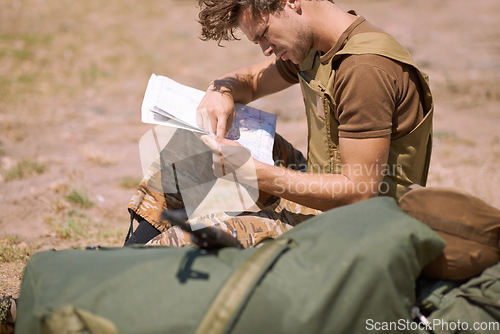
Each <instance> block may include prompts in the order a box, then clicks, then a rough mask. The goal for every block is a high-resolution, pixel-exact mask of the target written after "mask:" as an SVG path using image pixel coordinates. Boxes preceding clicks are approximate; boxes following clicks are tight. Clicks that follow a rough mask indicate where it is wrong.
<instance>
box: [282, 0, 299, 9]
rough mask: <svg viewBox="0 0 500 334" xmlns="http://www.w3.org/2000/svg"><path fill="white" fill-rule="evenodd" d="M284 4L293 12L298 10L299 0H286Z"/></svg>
mask: <svg viewBox="0 0 500 334" xmlns="http://www.w3.org/2000/svg"><path fill="white" fill-rule="evenodd" d="M285 6H287V7H288V8H290V9H291V10H293V11H295V12H300V0H287V1H286V2H285Z"/></svg>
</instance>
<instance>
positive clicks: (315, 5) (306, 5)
mask: <svg viewBox="0 0 500 334" xmlns="http://www.w3.org/2000/svg"><path fill="white" fill-rule="evenodd" d="M302 8H303V9H304V12H305V13H307V15H308V16H309V18H310V20H311V21H310V22H311V24H312V27H313V34H314V42H313V49H314V50H318V51H321V52H323V53H326V52H328V50H330V49H331V48H332V47H333V46H334V45H335V44H336V43H337V41H338V40H339V38H340V36H341V35H342V34H343V33H344V31H346V29H347V28H349V26H350V25H351V24H352V23H353V22H354V21H356V19H357V17H356V16H355V15H352V14H349V13H347V12H345V11H344V10H342V9H341V8H339V7H338V6H337V5H335V4H333V3H331V2H329V1H303V2H302Z"/></svg>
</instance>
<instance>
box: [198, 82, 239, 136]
mask: <svg viewBox="0 0 500 334" xmlns="http://www.w3.org/2000/svg"><path fill="white" fill-rule="evenodd" d="M234 118H235V111H234V99H233V96H232V93H231V89H229V88H227V87H224V86H221V85H218V84H217V83H211V84H210V86H209V87H208V90H207V92H206V93H205V96H203V99H202V100H201V102H200V105H199V106H198V109H197V111H196V123H197V124H198V126H199V127H200V128H202V129H204V130H206V131H208V132H210V133H213V134H215V135H217V137H218V138H220V139H223V138H226V136H227V133H228V132H229V130H230V129H231V127H232V125H233V121H234Z"/></svg>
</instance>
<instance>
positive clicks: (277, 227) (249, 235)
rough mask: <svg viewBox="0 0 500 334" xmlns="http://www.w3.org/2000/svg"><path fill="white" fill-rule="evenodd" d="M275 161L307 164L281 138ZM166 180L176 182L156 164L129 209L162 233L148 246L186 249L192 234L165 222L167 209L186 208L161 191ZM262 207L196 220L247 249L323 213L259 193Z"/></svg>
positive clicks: (179, 199)
mask: <svg viewBox="0 0 500 334" xmlns="http://www.w3.org/2000/svg"><path fill="white" fill-rule="evenodd" d="M273 159H274V160H275V161H276V164H277V165H280V166H283V167H291V168H293V167H297V166H305V164H306V160H305V158H304V156H303V155H302V153H300V151H298V150H296V149H294V148H293V146H292V145H291V144H290V143H288V142H287V141H286V140H284V139H283V138H282V137H281V136H279V135H276V138H275V142H274V147H273ZM166 178H167V179H168V178H170V179H172V180H173V179H174V175H170V174H169V173H168V172H167V171H166V170H165V168H162V167H161V164H160V162H159V161H157V162H155V163H153V164H152V166H151V167H150V168H149V170H148V171H147V172H146V173H145V175H144V178H143V179H142V181H141V183H140V185H139V187H138V189H137V192H136V193H135V194H134V196H133V197H132V199H131V200H130V203H129V206H128V208H129V210H130V211H131V212H133V213H134V214H135V215H136V217H137V216H140V217H142V218H144V219H145V220H146V221H147V222H149V223H150V224H151V225H153V226H154V227H155V228H156V229H157V230H159V231H160V232H161V234H160V235H158V236H156V237H155V238H153V239H152V240H150V241H149V242H148V244H152V245H163V246H184V245H187V244H190V243H191V239H190V236H189V234H188V233H186V232H184V231H182V230H181V229H180V228H178V227H177V226H171V225H170V223H169V222H168V221H165V220H162V219H161V213H162V212H163V210H165V209H167V208H173V209H179V208H183V207H184V202H183V200H182V196H181V194H180V192H168V193H166V192H165V191H161V190H162V187H161V186H158V185H161V184H163V183H165V179H166ZM176 181H177V180H176ZM176 181H175V182H176ZM258 206H259V208H260V210H259V211H257V212H243V213H239V214H237V215H233V214H231V213H228V212H220V213H214V214H210V215H206V216H202V217H197V218H195V220H196V222H202V223H204V224H206V225H211V226H215V227H218V228H220V229H221V230H223V231H225V232H228V233H231V234H232V235H236V238H237V239H238V240H239V241H240V243H241V244H242V245H243V246H244V247H250V246H253V245H254V244H256V243H257V242H259V241H260V240H262V239H265V238H276V237H278V236H280V235H281V234H283V233H284V232H286V231H288V230H290V229H291V228H293V226H295V225H296V224H298V223H301V222H303V221H304V220H306V219H308V218H311V217H313V216H315V215H317V214H319V213H321V211H319V210H316V209H311V208H308V207H305V206H302V205H299V204H297V203H294V202H291V201H288V200H285V199H282V198H278V197H275V196H270V195H267V194H264V193H259V202H258ZM188 223H194V221H188Z"/></svg>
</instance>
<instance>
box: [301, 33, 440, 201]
mask: <svg viewBox="0 0 500 334" xmlns="http://www.w3.org/2000/svg"><path fill="white" fill-rule="evenodd" d="M359 54H375V55H380V56H384V57H387V58H390V59H393V60H396V61H398V62H400V63H405V64H408V65H410V66H412V67H414V68H415V69H416V72H417V74H418V77H419V80H420V83H421V87H422V103H423V108H424V118H423V120H422V121H421V122H420V123H419V124H418V125H417V126H416V127H415V128H414V129H413V130H412V131H411V132H409V133H408V134H406V135H405V136H403V137H400V138H398V139H395V140H391V144H390V150H389V158H388V165H387V170H386V172H385V174H384V175H385V176H384V180H383V184H382V185H381V187H380V193H381V194H383V195H389V196H392V197H395V198H399V197H400V196H401V195H402V194H403V193H404V192H405V191H406V189H407V188H408V186H410V185H411V184H414V183H417V184H420V185H425V183H426V181H427V173H428V169H429V163H430V156H431V148H432V114H433V109H434V106H433V101H432V96H431V92H430V89H429V81H428V77H427V75H426V74H425V73H423V72H421V71H420V70H419V69H418V68H417V67H416V66H415V64H414V62H413V59H412V58H411V56H410V54H409V53H408V51H407V50H406V49H405V48H404V47H403V46H401V45H400V44H399V43H398V42H396V40H394V39H393V38H392V37H391V36H389V35H387V34H384V33H378V32H368V33H360V34H357V35H354V36H353V37H352V38H351V39H349V40H348V42H347V43H346V45H345V46H344V48H343V49H341V50H340V51H339V52H337V53H336V54H335V55H334V56H333V57H332V58H331V59H330V61H329V62H328V63H326V64H321V61H320V56H319V54H318V52H316V51H311V53H310V54H309V56H308V57H307V58H306V59H305V60H304V61H303V62H302V63H301V64H300V72H299V80H300V84H301V87H302V93H303V96H304V104H305V109H306V115H307V123H308V150H307V161H308V172H311V173H337V174H340V173H342V161H341V158H340V153H339V149H338V145H339V135H338V126H339V123H338V120H337V119H335V117H334V111H335V108H336V105H335V100H334V97H333V86H334V83H335V71H334V69H333V64H334V62H335V61H336V60H338V59H339V58H340V57H342V56H344V55H359Z"/></svg>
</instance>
